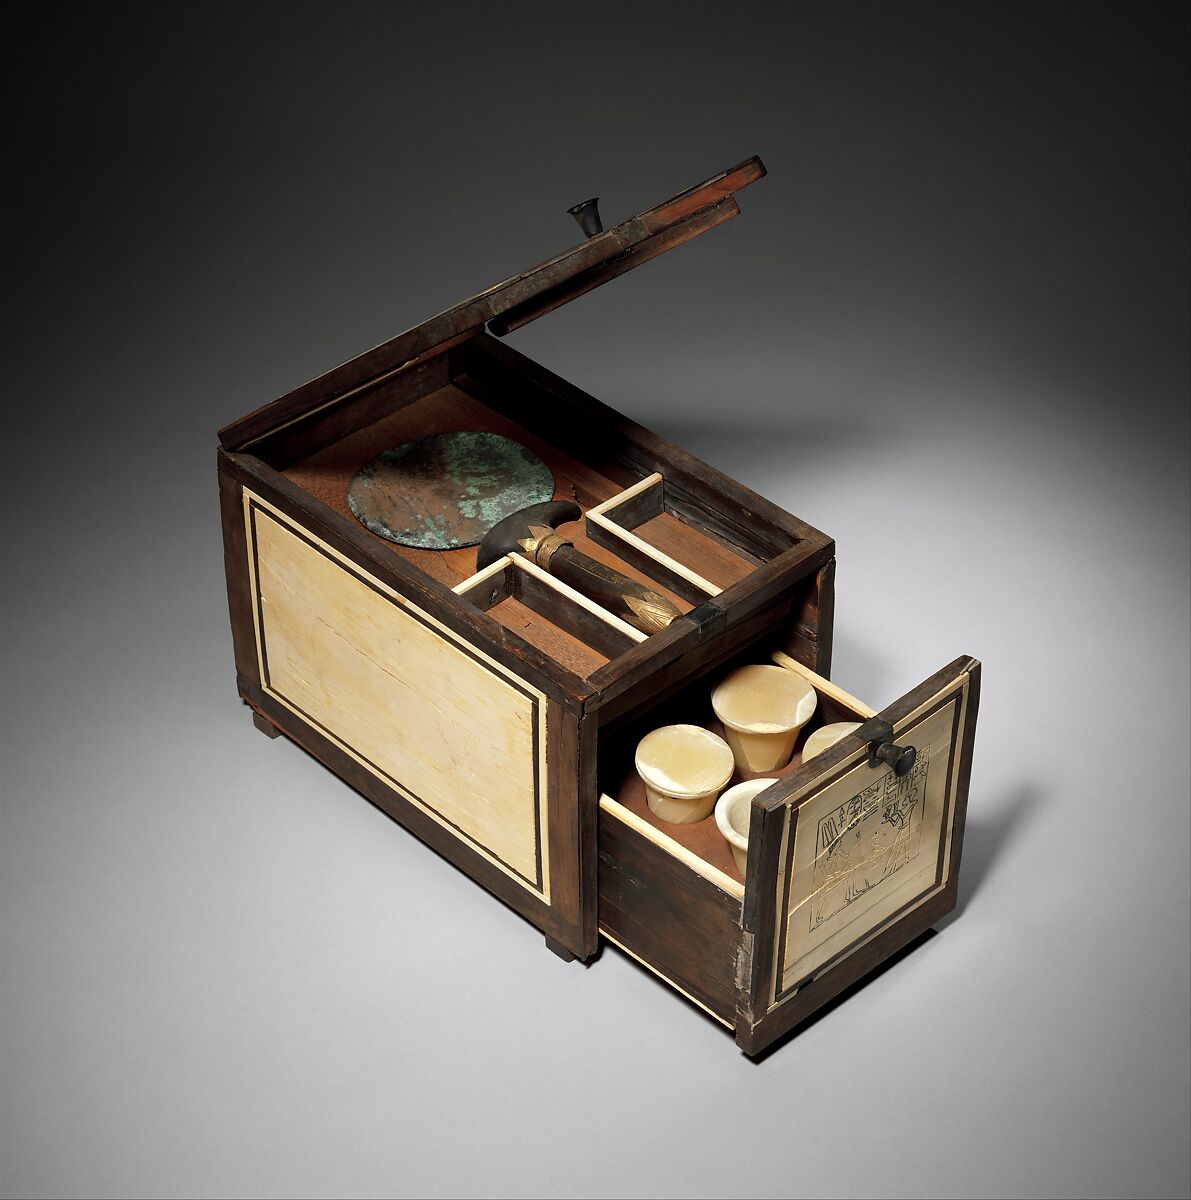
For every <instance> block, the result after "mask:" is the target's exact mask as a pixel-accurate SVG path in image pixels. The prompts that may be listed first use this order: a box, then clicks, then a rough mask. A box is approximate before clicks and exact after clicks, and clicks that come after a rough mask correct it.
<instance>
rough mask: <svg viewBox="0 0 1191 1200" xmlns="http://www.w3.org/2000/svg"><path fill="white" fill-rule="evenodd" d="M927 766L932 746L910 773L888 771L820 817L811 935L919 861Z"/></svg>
mask: <svg viewBox="0 0 1191 1200" xmlns="http://www.w3.org/2000/svg"><path fill="white" fill-rule="evenodd" d="M929 765H930V746H922V747H920V748H919V754H918V759H917V762H916V763H915V765H914V768H913V769H912V770H911V771H910V772H909V774H907V775H906V776H904V777H903V778H901V779H898V778H897V777H896V776H895V775H894V774H893V772H892V771H889V772H887V773H886V774H885V775H884V776H882V778H880V779H878V780H877V781H876V782H874V783H872V784H870V785H869V786H868V787H866V788H864V790H863V791H860V792H857V793H856V795H854V796H852V797H851V798H850V799H848V800H847V801H845V802H844V803H843V804H840V805H839V806H838V807H837V808H834V809H832V811H831V812H829V813H825V814H824V815H823V816H821V817H820V818H819V821H818V830H817V838H816V850H815V868H814V875H813V879H812V884H811V903H810V904H809V905H808V906H807V908H808V910H809V912H808V920H809V927H808V929H809V931H812V932H813V931H814V930H815V929H817V928H818V927H819V926H820V925H822V924H823V922H824V921H827V920H830V919H831V918H832V917H834V916H836V915H837V914H838V913H840V912H842V911H843V910H844V909H846V908H847V907H848V906H849V905H850V904H854V903H855V902H856V901H857V900H859V899H860V897H861V896H863V895H865V894H866V893H868V892H871V891H872V890H873V888H876V887H879V886H880V885H881V884H882V883H884V882H885V880H887V879H889V878H890V877H891V876H893V875H895V874H897V872H898V871H900V870H902V869H903V868H904V867H906V866H907V865H908V864H910V863H911V862H913V861H914V860H915V859H916V858H917V857H918V853H919V850H920V849H921V845H922V815H923V810H924V805H923V797H924V796H925V794H926V776H927V770H928V768H929Z"/></svg>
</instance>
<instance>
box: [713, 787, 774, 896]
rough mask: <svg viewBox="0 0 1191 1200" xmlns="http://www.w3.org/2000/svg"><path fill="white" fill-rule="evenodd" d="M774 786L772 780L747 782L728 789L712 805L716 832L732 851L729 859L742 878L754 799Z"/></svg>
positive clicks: (747, 851) (746, 856) (747, 853)
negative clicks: (722, 837)
mask: <svg viewBox="0 0 1191 1200" xmlns="http://www.w3.org/2000/svg"><path fill="white" fill-rule="evenodd" d="M775 782H776V780H773V779H746V780H745V781H744V783H738V784H737V785H736V786H735V787H730V788H729V789H728V790H727V791H726V792H725V793H724V794H723V795H722V796H721V797H720V798H719V799H718V800H717V801H716V802H715V823H716V828H718V829H719V831H720V833H722V834H723V835H724V837H725V839H726V840H727V842H728V845H729V846H731V847H732V857H733V858H734V859H735V860H736V869H737V870H738V871H739V872H740V873H741V875H743V874H744V868H745V864H746V863H747V862H748V858H749V820H750V818H751V817H752V815H753V797H754V796H756V795H757V794H758V793H759V792H763V791H764V790H765V789H766V788H767V787H768V786H769V785H770V784H771V783H775Z"/></svg>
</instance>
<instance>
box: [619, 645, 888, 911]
mask: <svg viewBox="0 0 1191 1200" xmlns="http://www.w3.org/2000/svg"><path fill="white" fill-rule="evenodd" d="M770 661H780V664H781V665H783V666H785V665H786V664H790V665H791V669H794V670H796V671H798V673H799V674H801V675H802V676H803V677H804V678H806V679H807V680H808V681H809V682H810V683H811V685H812V686H813V687H814V689H815V692H816V694H817V696H818V703H817V704H816V705H815V712H814V715H813V716H812V717H811V719H810V720H809V721H808V722H807V724H806V726H805V727H804V728H803V729H802V730H801V731H800V733H799V735H798V741H797V742H796V744H795V747H794V756H793V758H791V760H790V762H789V763H788V764H787V765H786V766H784V767H780V768H777V769H776V770H772V771H747V770H742V769H741V768H739V767H737V768H736V769H735V770H734V772H733V774H732V778H731V779H730V780H729V781H728V783H727V784H726V785H725V787H724V791H726V790H727V789H728V788H729V787H732V786H733V785H734V784H737V783H741V782H743V781H744V780H746V779H759V778H774V779H781V778H783V777H785V776H786V775H789V774H790V773H791V772H793V771H794V770H796V769H797V768H798V767H799V766H801V764H802V747H803V745H804V744H805V742H806V739H807V738H808V737H809V736H810V735H811V734H812V733H814V731H815V730H816V729H819V728H821V727H822V726H823V725H829V724H832V723H834V722H837V721H865V720H867V719H868V718H869V717H871V716H873V715H874V712H875V710H874V709H872V708H869V707H868V706H867V705H865V704H863V703H862V702H860V701H859V700H855V699H854V698H853V697H850V696H848V695H847V694H846V693H844V692H842V691H840V690H839V689H838V688H836V687H835V686H834V685H832V684H831V683H829V682H828V681H827V680H825V679H822V678H820V677H819V676H818V675H816V674H815V673H814V672H813V671H810V670H808V669H807V668H805V667H803V666H802V665H801V664H799V663H797V662H795V660H794V659H792V658H790V657H789V656H788V655H785V654H783V653H782V652H780V651H778V652H777V653H776V655H774V656H773V658H772V659H771V656H770V654H769V653H767V652H765V650H764V648H763V646H753V647H750V648H749V649H748V650H747V651H745V652H743V653H742V654H740V655H737V656H736V657H734V658H733V659H732V660H731V662H729V663H726V664H723V665H721V666H720V667H718V668H716V669H715V670H714V671H711V672H709V673H708V674H706V675H704V676H702V677H701V678H699V679H698V680H696V681H694V682H693V683H690V684H688V685H687V686H686V687H684V688H682V689H681V690H680V691H679V692H677V693H676V694H675V695H673V696H671V697H669V698H668V699H666V700H664V701H663V702H662V703H660V704H658V705H657V706H656V707H655V708H652V709H650V710H649V711H648V712H646V713H644V714H641V715H639V716H637V717H635V718H634V719H633V720H631V721H629V722H628V723H626V724H625V725H623V726H622V727H621V728H619V729H618V730H616V732H615V733H613V734H611V735H610V736H609V737H608V738H607V739H605V740H604V741H601V744H600V757H599V783H600V793H601V806H602V807H603V809H604V810H605V812H612V813H613V814H614V815H619V814H617V813H616V808H615V806H619V807H620V808H622V809H626V810H627V811H628V812H630V813H632V814H633V815H634V817H636V818H637V821H638V822H644V823H645V824H646V825H648V826H650V827H652V828H653V829H655V830H657V831H658V832H659V833H660V834H664V835H665V838H666V839H667V842H659V845H661V847H662V848H663V849H665V850H667V851H668V852H670V853H674V852H675V851H674V848H673V846H671V845H669V844H668V843H675V844H676V845H677V846H680V847H682V849H683V850H684V851H686V852H687V853H689V854H690V855H693V856H694V857H695V858H696V859H698V860H699V861H700V862H702V863H704V864H706V865H707V866H708V867H710V868H712V870H713V871H714V872H715V873H716V874H715V875H711V874H709V876H708V877H709V878H711V879H712V880H713V881H715V882H717V883H718V884H719V885H720V886H721V887H724V886H726V885H725V882H724V881H725V880H729V881H732V883H734V884H736V885H738V886H737V887H730V888H728V890H730V891H731V892H732V893H733V894H740V895H743V890H742V889H743V886H744V876H743V875H741V873H740V872H739V871H738V870H737V868H736V861H735V859H734V857H733V855H732V849H731V847H730V846H729V845H728V843H727V841H726V840H725V839H724V836H723V835H722V834H721V833H720V831H719V828H718V826H717V825H716V823H715V815H714V813H713V815H711V816H709V817H707V818H706V819H705V820H702V821H698V822H695V823H694V824H691V825H675V824H672V823H671V822H669V821H663V820H662V819H661V818H660V817H657V816H655V815H654V813H653V812H652V811H651V809H650V807H649V805H648V804H647V803H646V800H645V785H644V784H643V783H642V782H641V777H640V776H639V775H638V774H637V770H636V768H635V766H634V765H633V757H634V752H635V750H636V747H637V743H638V742H639V741H640V740H641V739H642V738H643V737H644V736H645V735H646V734H647V733H648V732H649V731H650V730H652V729H657V728H659V727H660V726H662V725H673V724H690V725H700V726H702V727H703V728H704V729H709V730H711V731H712V732H713V733H716V734H719V735H720V736H721V737H722V736H723V732H724V727H723V725H722V724H721V723H720V721H719V719H718V718H717V717H716V715H715V713H714V712H713V711H712V707H711V692H712V689H713V688H714V687H715V686H716V684H717V683H719V681H720V680H721V679H723V678H724V677H725V676H726V675H728V674H729V673H730V672H731V671H733V670H735V669H736V668H737V667H739V666H743V665H744V664H746V663H767V662H770ZM696 869H697V868H696ZM717 876H722V877H723V878H722V879H721V878H717Z"/></svg>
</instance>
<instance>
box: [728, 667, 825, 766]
mask: <svg viewBox="0 0 1191 1200" xmlns="http://www.w3.org/2000/svg"><path fill="white" fill-rule="evenodd" d="M818 702H819V697H818V695H817V694H816V693H815V689H814V688H813V687H811V685H810V684H809V683H808V682H807V681H806V680H805V679H803V677H802V676H801V675H797V674H795V673H794V672H793V671H787V670H786V668H785V667H771V666H765V665H761V664H757V665H754V666H748V667H739V668H737V670H735V671H733V672H732V673H731V675H729V676H727V677H726V678H725V679H724V680H723V681H722V682H721V683H720V684H719V685H718V686H717V687H716V688H715V690H714V691H713V692H712V693H711V706H712V708H714V709H715V715H716V716H717V717H719V719H720V720H721V721H723V723H724V730H725V737H726V738H727V739H728V745H729V746H731V747H732V754H733V755H734V757H735V759H736V765H737V766H738V767H739V768H740V769H741V770H742V771H749V772H754V771H773V770H776V769H778V768H779V767H784V766H785V765H786V764H787V763H788V762H789V761H790V756H791V755H792V754H793V753H794V743H795V742H796V741H797V740H798V734H799V732H800V730H801V729H802V727H803V726H804V725H805V724H806V723H807V721H809V720H810V719H811V717H812V716H814V713H815V705H816V704H818Z"/></svg>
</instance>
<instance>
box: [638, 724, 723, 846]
mask: <svg viewBox="0 0 1191 1200" xmlns="http://www.w3.org/2000/svg"><path fill="white" fill-rule="evenodd" d="M635 761H636V766H637V774H638V775H640V776H641V782H642V783H643V784H645V799H646V801H647V802H648V804H649V808H650V811H651V812H652V813H654V815H655V816H658V817H661V819H662V820H663V821H669V822H671V823H672V824H674V825H691V824H693V823H694V822H695V821H702V820H704V819H705V818H707V817H709V816H710V815H711V810H712V809H713V808H714V807H715V800H716V797H717V796H718V795H719V794H720V792H721V791H722V790H723V787H724V785H725V784H726V783H727V782H728V780H729V779H731V778H732V767H733V759H732V751H731V750H730V749H729V747H728V744H727V742H725V741H724V739H723V738H722V737H718V736H717V735H716V734H714V733H712V732H711V731H710V730H708V729H704V728H702V727H701V726H699V725H663V726H662V728H660V729H655V730H653V732H652V733H647V734H646V735H645V736H644V737H643V738H642V739H641V741H640V742H639V743H638V744H637V755H636V759H635Z"/></svg>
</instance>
